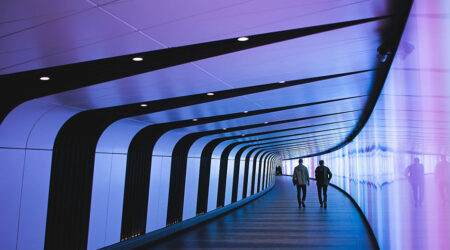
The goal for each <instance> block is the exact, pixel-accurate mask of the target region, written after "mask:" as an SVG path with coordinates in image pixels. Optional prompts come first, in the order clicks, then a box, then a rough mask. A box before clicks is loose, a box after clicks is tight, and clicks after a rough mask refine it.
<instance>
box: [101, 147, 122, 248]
mask: <svg viewBox="0 0 450 250" xmlns="http://www.w3.org/2000/svg"><path fill="white" fill-rule="evenodd" d="M126 162H127V155H124V154H113V156H112V165H111V181H110V188H109V195H108V197H109V199H108V213H107V224H106V237H105V246H107V245H111V244H113V243H116V242H119V241H120V231H121V228H122V210H123V196H124V190H125V175H126Z"/></svg>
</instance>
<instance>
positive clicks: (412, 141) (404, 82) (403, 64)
mask: <svg viewBox="0 0 450 250" xmlns="http://www.w3.org/2000/svg"><path fill="white" fill-rule="evenodd" d="M449 14H450V2H449V1H444V0H433V1H425V0H419V1H415V3H414V6H413V9H412V12H411V15H410V17H409V20H408V24H407V26H406V29H405V32H404V34H403V37H402V41H401V43H400V47H399V49H398V52H397V55H396V58H395V59H394V63H393V65H392V68H391V71H390V73H389V76H388V79H387V81H386V83H385V86H384V89H383V92H382V94H381V96H380V98H379V100H378V102H377V104H376V106H375V109H374V111H373V113H372V116H371V118H370V120H369V121H368V123H367V124H366V126H365V127H364V129H363V130H362V132H361V133H360V134H359V135H358V136H357V137H356V138H355V139H354V140H353V141H352V142H351V143H350V144H348V145H347V146H345V147H344V148H341V149H340V150H338V151H335V152H332V153H330V154H327V155H322V156H319V157H314V158H311V159H305V162H306V165H307V166H308V167H310V168H311V171H313V169H314V168H315V167H317V165H318V161H319V160H320V159H322V160H324V161H325V165H326V166H328V167H329V168H330V169H331V171H332V172H333V179H332V183H333V184H336V185H337V186H339V187H341V188H342V189H344V190H345V191H346V192H348V193H349V194H350V195H351V196H352V197H353V198H354V199H355V201H356V202H357V203H358V204H359V206H360V207H361V209H362V211H363V212H364V214H365V216H366V218H367V219H368V221H369V223H370V225H371V227H372V229H373V231H374V233H375V236H376V238H377V241H378V243H379V245H380V247H381V249H449V248H450V237H449V235H450V192H449V190H450V163H449V161H450V84H449V83H450V59H449V58H450V49H449V47H448V44H450V20H449V19H448V15H449ZM296 161H297V160H286V161H284V162H283V172H284V173H285V174H290V173H291V167H290V166H295V165H297V164H296ZM422 168H423V171H422V170H421V169H422Z"/></svg>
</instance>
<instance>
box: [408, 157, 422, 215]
mask: <svg viewBox="0 0 450 250" xmlns="http://www.w3.org/2000/svg"><path fill="white" fill-rule="evenodd" d="M405 175H406V177H407V178H408V181H409V184H411V187H412V190H413V198H414V205H415V206H416V207H418V206H421V205H422V202H423V194H424V190H423V188H424V168H423V165H422V164H420V160H419V158H414V162H413V164H411V165H409V166H408V167H407V168H406V170H405Z"/></svg>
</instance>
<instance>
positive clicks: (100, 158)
mask: <svg viewBox="0 0 450 250" xmlns="http://www.w3.org/2000/svg"><path fill="white" fill-rule="evenodd" d="M111 164H112V154H101V153H97V154H96V155H95V168H94V177H93V180H94V181H93V183H92V196H91V211H90V217H89V234H88V249H97V248H100V247H103V246H105V239H106V224H107V220H108V218H107V214H108V198H109V190H110V182H111ZM119 240H120V239H119Z"/></svg>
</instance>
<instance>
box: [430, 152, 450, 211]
mask: <svg viewBox="0 0 450 250" xmlns="http://www.w3.org/2000/svg"><path fill="white" fill-rule="evenodd" d="M434 177H435V180H436V183H437V185H438V188H439V193H440V195H441V199H442V204H443V205H444V206H445V205H446V204H447V203H448V199H449V197H448V195H449V184H450V182H449V178H450V163H449V162H448V161H447V159H446V157H445V155H442V156H441V161H440V162H438V164H436V169H435V171H434Z"/></svg>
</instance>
